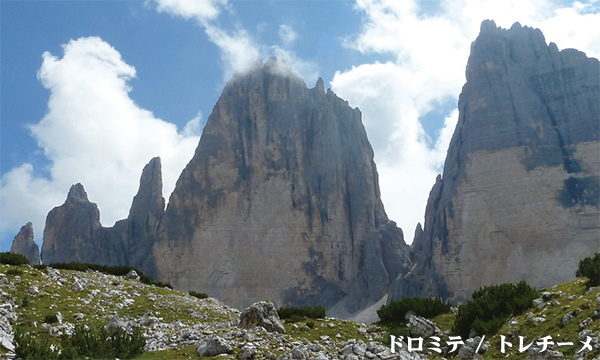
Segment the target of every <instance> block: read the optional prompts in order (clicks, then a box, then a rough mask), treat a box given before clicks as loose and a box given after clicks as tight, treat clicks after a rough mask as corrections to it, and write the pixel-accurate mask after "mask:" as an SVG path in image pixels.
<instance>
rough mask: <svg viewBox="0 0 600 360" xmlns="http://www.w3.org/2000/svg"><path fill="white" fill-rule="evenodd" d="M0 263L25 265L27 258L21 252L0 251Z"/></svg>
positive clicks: (27, 262) (27, 261)
mask: <svg viewBox="0 0 600 360" xmlns="http://www.w3.org/2000/svg"><path fill="white" fill-rule="evenodd" d="M0 264H6V265H25V264H29V260H27V258H26V257H25V256H23V255H21V254H13V253H11V252H0Z"/></svg>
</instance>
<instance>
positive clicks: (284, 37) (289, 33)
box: [279, 24, 298, 47]
mask: <svg viewBox="0 0 600 360" xmlns="http://www.w3.org/2000/svg"><path fill="white" fill-rule="evenodd" d="M279 38H280V39H281V42H282V43H283V45H284V46H285V47H290V46H292V45H293V44H294V42H295V41H296V39H297V38H298V34H296V32H295V31H294V29H292V27H291V26H290V25H286V24H281V25H279Z"/></svg>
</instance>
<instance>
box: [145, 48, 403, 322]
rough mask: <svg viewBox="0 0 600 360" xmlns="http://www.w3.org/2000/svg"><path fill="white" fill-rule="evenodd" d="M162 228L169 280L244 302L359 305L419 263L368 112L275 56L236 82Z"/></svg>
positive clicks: (160, 246)
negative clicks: (379, 165)
mask: <svg viewBox="0 0 600 360" xmlns="http://www.w3.org/2000/svg"><path fill="white" fill-rule="evenodd" d="M158 238H159V241H157V242H156V243H155V244H154V247H153V254H154V258H155V261H156V267H157V269H158V277H159V278H160V279H161V280H162V281H166V282H170V283H171V284H173V286H175V288H177V289H181V290H185V291H187V290H195V291H203V292H208V293H210V294H211V295H212V296H215V297H217V298H219V299H220V300H222V301H224V302H225V303H227V304H229V305H232V306H234V307H238V308H242V307H245V306H248V305H250V304H251V303H253V302H255V301H259V300H262V299H269V300H272V301H273V302H275V303H276V304H277V305H278V306H282V305H287V306H290V305H304V304H309V305H317V304H320V305H324V306H326V307H331V306H333V305H334V304H336V303H338V302H340V301H341V300H342V299H343V306H341V308H342V309H343V310H344V311H348V312H350V313H352V312H355V311H357V310H359V309H361V308H363V307H365V306H366V305H368V304H371V303H373V302H375V301H377V300H379V299H381V297H382V296H384V295H385V294H386V293H387V290H388V285H389V283H390V282H391V281H392V280H393V279H394V278H396V276H397V275H398V274H403V273H405V272H406V270H407V269H408V268H409V260H408V247H407V245H406V244H405V242H404V239H403V234H402V231H401V230H400V229H399V228H398V227H396V224H395V223H393V222H391V221H390V220H389V219H388V218H387V216H386V214H385V211H384V208H383V204H382V202H381V199H380V192H379V184H378V175H377V170H376V167H375V163H374V161H373V150H372V148H371V145H370V144H369V141H368V139H367V134H366V132H365V129H364V127H363V125H362V122H361V113H360V111H359V110H358V109H353V108H351V107H350V106H349V105H348V103H347V102H346V101H344V100H342V99H340V98H338V97H337V96H336V95H335V94H334V93H333V92H332V91H331V90H328V91H327V92H325V90H324V86H323V80H321V79H319V81H318V82H317V85H316V87H314V88H312V89H308V88H307V86H306V85H305V83H304V81H303V80H302V79H301V78H300V77H298V76H297V75H296V74H294V73H293V72H292V70H291V68H290V67H289V66H288V65H287V64H285V62H283V61H280V60H277V59H275V58H272V59H270V60H269V61H267V62H266V63H264V64H263V63H262V62H260V61H259V62H257V63H256V64H255V65H254V67H253V69H251V70H250V71H249V72H247V73H245V74H238V75H236V76H235V77H234V78H233V79H232V80H231V81H230V82H229V83H228V84H227V85H226V87H225V89H224V90H223V94H222V95H221V97H220V99H219V100H218V102H217V104H216V106H215V107H214V110H213V112H212V114H211V115H210V117H209V118H208V122H207V125H206V127H205V128H204V130H203V133H202V137H201V139H200V143H199V145H198V148H197V149H196V152H195V154H194V157H193V158H192V160H191V161H190V162H189V164H188V165H187V166H186V168H185V169H184V170H183V172H182V174H181V176H180V177H179V180H178V181H177V184H176V187H175V190H174V191H173V193H172V195H171V197H170V199H169V204H168V206H167V209H166V211H165V216H164V218H163V220H162V222H161V224H160V227H159V229H158Z"/></svg>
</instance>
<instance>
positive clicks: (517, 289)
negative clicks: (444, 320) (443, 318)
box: [452, 280, 538, 338]
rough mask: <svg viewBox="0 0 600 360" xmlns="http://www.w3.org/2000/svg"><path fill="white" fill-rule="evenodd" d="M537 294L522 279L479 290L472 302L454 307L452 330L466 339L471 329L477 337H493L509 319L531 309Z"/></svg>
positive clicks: (474, 294)
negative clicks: (455, 308) (454, 314)
mask: <svg viewBox="0 0 600 360" xmlns="http://www.w3.org/2000/svg"><path fill="white" fill-rule="evenodd" d="M537 296H538V294H537V291H536V290H535V289H534V288H532V287H531V286H529V285H528V284H527V282H525V280H521V281H519V283H518V284H516V285H515V284H509V283H506V284H501V285H492V286H486V287H484V288H481V289H479V290H477V291H475V292H474V293H473V299H472V300H469V301H467V303H466V304H464V305H460V306H459V307H458V314H457V315H456V319H455V320H454V324H453V326H452V331H453V332H454V333H455V334H458V335H460V336H461V337H463V338H466V337H467V336H468V335H469V333H470V332H471V329H473V330H474V331H475V332H476V333H477V335H488V336H492V335H494V334H495V333H496V332H497V331H498V330H499V329H500V327H501V326H502V325H503V324H504V322H505V321H506V320H508V319H509V318H510V317H511V316H515V315H519V314H522V313H523V312H524V311H525V310H527V309H528V308H530V307H532V306H533V299H535V298H536V297H537Z"/></svg>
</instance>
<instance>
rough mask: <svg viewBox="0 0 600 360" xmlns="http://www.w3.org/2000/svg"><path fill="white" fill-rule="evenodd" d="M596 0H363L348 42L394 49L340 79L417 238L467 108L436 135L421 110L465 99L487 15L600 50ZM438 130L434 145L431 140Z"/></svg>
mask: <svg viewBox="0 0 600 360" xmlns="http://www.w3.org/2000/svg"><path fill="white" fill-rule="evenodd" d="M596 3H597V0H592V1H588V2H585V3H583V2H575V3H574V4H573V6H572V7H563V8H561V7H558V6H556V5H555V4H554V3H553V2H551V1H550V0H507V1H496V0H459V1H454V0H453V1H450V0H442V1H441V3H440V6H441V9H440V11H437V12H435V14H434V15H431V14H426V15H423V12H422V10H423V9H422V8H421V5H420V3H419V2H417V1H415V0H406V1H395V0H357V1H356V8H357V9H358V10H359V11H362V12H364V13H365V21H364V23H363V28H362V30H361V32H360V34H359V35H358V36H357V37H356V38H354V39H350V40H347V41H346V46H348V47H351V48H354V49H356V50H358V51H360V52H362V53H367V54H382V55H386V56H391V57H392V59H393V60H392V61H390V62H387V63H384V64H382V63H377V62H376V63H370V64H362V65H358V66H355V67H353V68H352V69H351V70H348V71H345V72H338V73H336V75H335V77H334V79H333V81H332V88H333V90H334V91H335V92H337V93H338V95H340V96H341V97H342V98H345V99H347V100H349V101H350V103H351V104H352V105H353V106H358V107H360V109H361V110H362V112H363V122H364V123H365V127H366V128H367V132H368V134H369V138H370V140H371V143H372V144H373V147H374V150H375V154H376V159H375V160H376V162H377V165H378V170H379V172H380V185H381V191H382V198H383V202H384V204H385V206H386V210H387V212H388V215H389V216H390V218H391V219H393V220H395V221H396V222H398V224H399V225H400V226H401V227H402V228H403V230H404V232H405V238H406V240H407V242H411V241H412V237H413V231H414V228H415V226H416V223H417V222H422V221H423V220H422V219H423V215H424V211H425V205H426V202H427V197H428V194H429V191H430V189H431V186H432V185H433V183H434V181H435V177H436V175H437V173H438V172H440V171H441V168H440V167H441V165H442V163H443V160H444V158H445V153H446V150H447V146H448V144H449V141H450V138H451V135H452V132H453V131H454V127H455V124H456V120H457V118H458V114H457V112H456V110H453V111H452V112H451V113H449V114H448V115H447V117H446V119H445V122H444V126H443V128H442V129H441V131H440V133H439V135H438V137H437V138H434V139H428V137H427V135H426V134H425V132H424V130H423V127H422V125H421V123H420V121H419V118H421V117H423V116H424V115H426V114H427V113H428V112H429V111H431V110H432V109H434V108H435V107H436V106H438V105H437V104H441V103H444V102H447V100H448V99H454V100H455V101H457V100H458V95H459V93H460V91H461V87H462V85H463V84H464V82H465V78H464V73H465V66H466V63H467V59H468V55H469V50H470V44H471V42H472V41H473V40H475V38H476V37H477V35H478V33H479V27H480V24H481V21H483V20H485V19H493V20H495V22H496V24H497V25H498V26H502V27H505V28H509V27H510V26H511V25H512V24H513V23H514V22H516V21H519V22H521V24H522V25H527V26H533V27H538V28H540V29H541V30H542V32H544V35H545V36H546V39H547V41H548V42H549V41H553V42H556V43H557V45H558V46H559V48H565V47H575V48H578V49H579V50H582V51H584V52H586V53H587V55H588V56H594V57H597V56H598V55H599V54H600V27H598V26H597V24H598V23H600V15H599V14H598V13H599V11H598V6H597V5H596ZM431 140H433V144H434V146H433V148H431V147H430V145H429V144H430V143H431Z"/></svg>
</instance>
